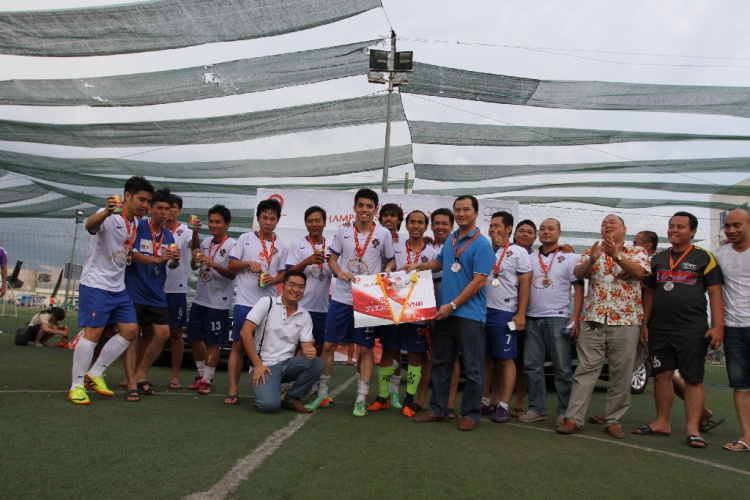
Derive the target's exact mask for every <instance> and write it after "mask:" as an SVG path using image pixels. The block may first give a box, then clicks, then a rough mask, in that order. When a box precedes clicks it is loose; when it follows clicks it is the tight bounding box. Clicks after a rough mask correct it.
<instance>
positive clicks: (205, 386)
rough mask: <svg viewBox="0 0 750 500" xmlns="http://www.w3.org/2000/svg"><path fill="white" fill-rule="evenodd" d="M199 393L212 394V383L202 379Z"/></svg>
mask: <svg viewBox="0 0 750 500" xmlns="http://www.w3.org/2000/svg"><path fill="white" fill-rule="evenodd" d="M198 393H199V394H211V382H209V381H208V380H206V379H205V378H202V379H201V381H200V382H198Z"/></svg>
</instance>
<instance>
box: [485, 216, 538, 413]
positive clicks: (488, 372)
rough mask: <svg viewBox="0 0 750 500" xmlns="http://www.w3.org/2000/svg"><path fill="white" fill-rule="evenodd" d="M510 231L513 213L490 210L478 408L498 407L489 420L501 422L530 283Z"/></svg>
mask: <svg viewBox="0 0 750 500" xmlns="http://www.w3.org/2000/svg"><path fill="white" fill-rule="evenodd" d="M512 231H513V215H511V214H509V213H508V212H495V213H494V214H492V219H491V220H490V230H489V235H490V239H491V240H492V248H493V249H494V250H495V265H494V267H493V268H492V274H491V275H490V276H488V277H487V284H486V285H485V287H486V290H487V323H485V332H486V333H487V347H486V352H485V357H484V366H485V371H484V372H485V381H484V397H483V398H482V404H481V405H480V408H479V409H480V411H482V409H483V408H485V407H489V408H492V407H495V408H497V410H496V413H495V415H494V416H493V417H492V421H493V422H495V423H500V424H504V423H505V422H507V421H508V416H509V413H508V404H509V402H510V397H511V395H512V394H513V387H514V386H515V383H516V365H515V357H516V355H517V351H516V332H517V330H523V329H524V327H525V326H526V307H527V306H528V304H529V289H530V287H531V263H530V262H529V254H528V252H527V251H526V249H525V248H522V247H520V246H518V245H514V244H512V243H511V242H510V233H511V232H512ZM511 323H512V328H511ZM490 388H491V389H492V397H491V399H490ZM482 413H484V412H482Z"/></svg>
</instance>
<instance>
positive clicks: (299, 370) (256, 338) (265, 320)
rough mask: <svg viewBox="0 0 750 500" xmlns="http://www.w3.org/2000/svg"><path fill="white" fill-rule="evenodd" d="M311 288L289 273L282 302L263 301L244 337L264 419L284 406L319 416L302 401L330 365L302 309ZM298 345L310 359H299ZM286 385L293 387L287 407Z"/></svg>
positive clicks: (296, 274)
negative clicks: (283, 391)
mask: <svg viewBox="0 0 750 500" xmlns="http://www.w3.org/2000/svg"><path fill="white" fill-rule="evenodd" d="M306 283H307V278H306V277H305V275H304V273H302V272H300V271H294V270H289V271H287V272H286V274H285V275H284V281H283V282H282V291H281V296H279V297H263V298H261V299H260V300H259V301H258V303H257V304H255V306H254V307H253V308H252V310H251V311H250V312H249V313H248V315H247V319H246V320H245V324H244V325H243V326H242V330H241V331H240V336H241V337H242V344H243V346H244V348H245V352H247V354H248V355H249V356H250V361H251V362H252V364H253V368H252V373H253V387H255V404H256V405H257V407H258V410H260V411H261V413H273V412H275V411H276V410H278V409H279V406H281V407H282V408H285V409H288V410H293V411H296V412H298V413H311V412H312V411H313V410H309V409H307V408H305V407H304V406H303V405H302V403H301V402H300V399H302V397H303V396H304V395H305V394H307V393H308V392H310V388H311V387H312V385H313V384H314V383H315V381H317V380H318V378H319V377H320V374H321V373H323V367H324V363H323V360H322V359H320V358H319V357H317V354H316V352H315V346H314V345H313V335H312V319H311V318H310V314H309V313H308V312H307V311H305V310H304V309H303V308H302V307H300V306H299V305H298V303H299V301H300V299H301V298H302V296H303V295H304V293H305V285H306ZM298 344H299V345H300V346H301V347H302V353H303V354H304V356H294V352H295V350H296V348H297V345H298ZM282 382H293V385H292V388H291V389H290V390H289V392H288V393H287V395H286V397H285V398H284V401H280V399H281V384H282Z"/></svg>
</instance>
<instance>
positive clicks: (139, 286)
mask: <svg viewBox="0 0 750 500" xmlns="http://www.w3.org/2000/svg"><path fill="white" fill-rule="evenodd" d="M171 209H172V194H171V193H170V192H169V189H168V188H163V189H159V190H158V191H156V192H155V193H154V195H153V197H152V198H151V202H150V209H149V212H150V214H151V218H150V219H149V220H144V221H142V222H141V223H140V224H138V230H137V231H136V234H135V242H134V244H133V255H132V259H133V264H132V265H130V266H129V267H128V268H127V269H126V270H125V289H126V290H127V292H128V295H130V298H131V300H132V301H133V306H134V307H135V314H136V317H137V318H138V325H139V326H140V327H141V328H143V329H146V327H148V328H149V329H150V331H149V332H148V333H150V334H151V335H150V336H149V335H148V334H147V335H146V336H147V338H148V337H150V342H148V346H147V347H146V349H145V350H144V351H143V358H142V359H141V360H140V361H138V360H137V358H138V353H137V351H138V344H139V343H140V342H141V341H140V340H139V341H138V342H133V343H132V344H131V345H130V346H129V347H128V348H127V350H126V351H125V356H124V359H123V361H124V363H125V374H126V375H127V377H128V392H127V395H126V396H125V399H126V400H127V401H132V402H137V401H139V400H140V398H139V396H138V393H139V392H140V393H143V394H145V395H147V396H155V395H156V392H155V391H154V388H153V387H152V386H151V383H150V382H149V381H148V379H147V378H146V377H147V374H148V370H149V368H151V365H152V364H153V363H154V361H155V360H156V358H158V357H159V355H161V351H162V348H163V347H164V343H165V342H166V341H167V339H168V338H169V322H170V317H169V309H167V297H166V294H165V293H164V284H165V281H166V279H167V267H168V266H169V267H173V268H176V267H178V266H179V265H180V251H179V250H178V249H177V248H173V247H172V245H173V244H174V240H173V239H172V233H170V232H169V231H168V230H167V229H165V228H164V222H165V221H166V220H167V217H168V216H169V212H170V211H171ZM136 387H137V389H136Z"/></svg>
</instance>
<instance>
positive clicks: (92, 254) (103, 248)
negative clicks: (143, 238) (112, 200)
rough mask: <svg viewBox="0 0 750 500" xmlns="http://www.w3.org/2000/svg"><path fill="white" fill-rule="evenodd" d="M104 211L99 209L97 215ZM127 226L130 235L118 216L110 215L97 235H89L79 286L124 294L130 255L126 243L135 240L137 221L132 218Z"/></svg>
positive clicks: (120, 216) (128, 245)
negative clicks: (126, 267) (126, 262)
mask: <svg viewBox="0 0 750 500" xmlns="http://www.w3.org/2000/svg"><path fill="white" fill-rule="evenodd" d="M103 210H104V209H103V208H102V209H99V212H102V211H103ZM97 213H98V212H97ZM129 224H130V234H128V229H127V224H126V221H125V218H124V217H123V216H122V215H121V214H117V215H110V216H109V217H107V218H106V219H104V222H102V225H101V226H99V229H97V230H96V232H94V233H91V238H90V239H89V247H88V249H87V251H86V261H85V262H84V264H83V272H82V273H81V285H85V286H88V287H91V288H98V289H100V290H106V291H108V292H121V291H123V290H125V265H126V264H125V259H126V258H127V256H128V252H129V251H130V244H131V243H129V241H131V240H133V239H134V238H135V229H136V228H137V227H138V219H136V218H133V220H132V221H129Z"/></svg>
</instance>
